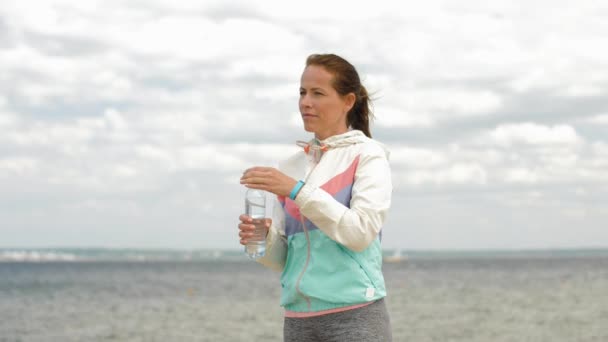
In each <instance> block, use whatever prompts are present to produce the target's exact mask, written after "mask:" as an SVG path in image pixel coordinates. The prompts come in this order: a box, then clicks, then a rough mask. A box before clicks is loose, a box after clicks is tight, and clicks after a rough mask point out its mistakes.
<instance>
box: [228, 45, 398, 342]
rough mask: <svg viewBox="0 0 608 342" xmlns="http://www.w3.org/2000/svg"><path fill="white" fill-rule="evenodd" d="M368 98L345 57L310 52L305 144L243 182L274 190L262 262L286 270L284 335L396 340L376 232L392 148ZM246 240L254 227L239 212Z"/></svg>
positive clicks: (387, 197) (304, 84)
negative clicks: (374, 125)
mask: <svg viewBox="0 0 608 342" xmlns="http://www.w3.org/2000/svg"><path fill="white" fill-rule="evenodd" d="M369 105H370V99H369V98H368V94H367V91H366V89H365V88H364V87H363V85H362V84H361V81H360V78H359V75H358V73H357V71H356V70H355V68H354V67H353V66H352V65H351V64H350V63H349V62H347V61H346V60H344V59H343V58H341V57H339V56H336V55H332V54H327V55H311V56H309V57H308V58H307V60H306V67H305V69H304V72H303V73H302V77H301V81H300V101H299V107H300V113H301V115H302V120H303V122H304V129H305V130H306V131H307V132H311V133H314V139H312V140H310V141H309V142H298V144H299V145H300V146H302V147H303V151H302V152H298V153H297V154H295V155H294V156H292V157H291V158H289V159H287V160H286V161H285V162H284V163H282V164H280V166H279V168H278V169H275V168H269V167H253V168H250V169H247V170H246V171H245V172H244V173H243V176H242V178H241V184H244V185H245V186H246V187H248V188H254V189H261V190H265V191H269V192H271V193H273V194H275V195H276V196H277V201H276V203H275V209H274V212H273V218H272V220H268V224H267V225H268V226H269V227H270V229H269V232H268V235H267V238H266V242H267V247H266V255H265V256H264V257H262V258H260V259H258V262H260V263H261V264H263V265H265V266H267V267H269V268H272V269H275V270H279V271H282V275H281V286H282V294H281V305H282V306H283V307H284V308H285V322H284V331H283V333H284V340H285V341H307V342H310V341H349V342H353V341H366V342H367V341H383V342H384V341H391V340H392V337H391V336H392V335H391V329H390V320H389V316H388V313H387V309H386V306H385V303H384V297H385V296H386V290H385V285H384V277H383V275H382V269H381V268H382V250H381V247H380V231H381V228H382V225H383V222H384V220H385V217H386V214H387V212H388V210H389V207H390V204H391V193H392V184H391V172H390V168H389V164H388V151H386V150H385V148H384V147H383V146H382V145H381V144H380V143H378V142H376V141H374V140H372V139H371V133H370V130H369V121H370V120H369V119H370V116H371V115H372V114H371V112H370V108H369V107H370V106H369ZM239 219H240V221H241V223H240V224H239V226H238V227H239V230H240V232H239V236H240V238H241V240H240V243H241V244H243V245H245V244H247V239H248V238H250V237H251V236H252V231H253V228H254V226H253V225H252V223H251V222H252V221H251V218H250V217H249V216H247V215H241V216H240V217H239Z"/></svg>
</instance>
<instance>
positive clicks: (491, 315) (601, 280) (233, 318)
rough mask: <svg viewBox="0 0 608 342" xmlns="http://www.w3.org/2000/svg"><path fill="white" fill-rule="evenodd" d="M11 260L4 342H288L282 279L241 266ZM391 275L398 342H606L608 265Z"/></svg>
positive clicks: (201, 261)
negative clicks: (284, 336)
mask: <svg viewBox="0 0 608 342" xmlns="http://www.w3.org/2000/svg"><path fill="white" fill-rule="evenodd" d="M11 253H13V254H11V255H12V256H13V258H12V259H11V258H9V257H7V255H8V254H7V253H5V255H4V261H3V262H0V341H282V325H283V316H282V315H283V312H282V309H281V307H280V306H279V295H280V293H279V289H280V285H279V274H278V273H275V272H273V271H270V270H267V269H265V268H263V267H262V266H260V265H258V264H255V263H253V262H251V261H249V260H247V259H246V258H244V257H242V258H241V257H233V258H222V257H217V255H216V258H211V259H209V258H194V259H192V258H178V260H175V259H176V258H164V259H163V258H152V260H149V259H146V258H142V257H141V256H138V257H136V258H135V259H134V260H120V259H112V260H103V259H89V260H86V261H76V262H75V261H74V258H71V257H70V258H50V260H49V259H43V260H42V261H41V260H40V258H38V259H37V261H35V262H32V261H31V260H30V261H24V260H17V259H18V258H16V257H14V256H15V255H16V254H15V253H16V252H11ZM9 256H10V255H9ZM21 257H23V254H21ZM22 259H23V258H22ZM142 260H143V261H142ZM384 273H385V278H386V284H387V288H388V292H389V295H388V297H387V306H388V310H389V313H390V315H391V320H392V327H393V337H394V341H568V342H571V341H608V255H605V254H604V255H602V254H598V255H585V256H577V255H570V254H568V255H558V256H555V255H533V256H530V255H528V256H525V255H515V256H513V255H511V256H504V255H494V256H474V257H471V256H466V255H465V256H460V257H454V256H450V257H446V256H439V257H428V256H421V257H413V258H409V259H408V260H407V261H406V262H401V263H386V264H385V265H384Z"/></svg>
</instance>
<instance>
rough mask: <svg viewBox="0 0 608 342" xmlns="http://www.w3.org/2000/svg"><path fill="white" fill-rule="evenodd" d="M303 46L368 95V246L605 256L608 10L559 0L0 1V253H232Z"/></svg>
mask: <svg viewBox="0 0 608 342" xmlns="http://www.w3.org/2000/svg"><path fill="white" fill-rule="evenodd" d="M312 53H335V54H338V55H340V56H342V57H344V58H346V59H347V60H349V61H350V62H351V63H352V64H353V65H355V67H356V68H357V70H358V71H359V73H360V75H361V78H362V81H363V83H364V85H365V86H366V88H367V89H368V91H369V92H370V93H372V94H373V98H374V113H375V120H374V121H373V124H372V128H371V129H372V134H373V136H374V138H375V139H377V140H378V141H380V142H382V143H384V144H385V145H386V146H387V147H388V148H389V150H390V152H391V156H390V162H391V168H392V181H393V185H394V191H393V200H392V207H391V210H390V212H389V215H388V218H387V220H386V222H385V226H384V227H383V241H382V244H383V246H384V247H385V248H403V249H410V250H414V249H427V250H428V249H430V250H444V249H527V248H581V247H593V248H597V247H608V172H607V171H608V3H606V2H604V1H576V2H574V1H560V0H558V1H555V0H539V1H523V0H516V1H482V0H475V1H458V2H455V1H436V0H430V1H424V2H419V1H400V2H397V1H382V0H380V1H374V2H372V3H370V2H360V3H357V2H353V1H349V2H330V1H316V0H314V1H306V2H297V3H291V2H285V1H277V0H273V1H263V2H262V1H259V2H253V1H231V2H227V1H190V0H183V1H170V0H146V1H135V0H133V1H116V0H115V1H111V0H104V1H87V0H84V1H82V0H81V1H74V0H72V1H67V0H56V1H30V0H21V1H3V2H2V3H1V4H0V247H5V248H16V247H24V248H25V247H32V248H35V247H115V248H179V249H182V248H184V249H198V248H221V249H236V248H240V245H239V244H238V235H237V224H238V216H239V214H240V213H241V212H243V195H244V191H245V189H244V188H243V187H242V186H241V185H240V184H239V178H240V175H241V174H242V172H243V171H244V170H245V169H246V168H248V167H251V166H254V165H264V166H276V165H277V163H278V162H279V161H280V160H282V159H284V158H287V157H288V156H290V155H292V154H293V153H295V152H297V151H298V147H297V146H296V145H295V141H296V140H306V139H309V138H311V136H310V133H307V132H305V131H304V129H303V126H302V122H301V119H300V116H299V111H298V96H299V94H298V93H299V80H300V75H301V73H302V71H303V69H304V62H305V59H306V57H307V56H308V55H309V54H312Z"/></svg>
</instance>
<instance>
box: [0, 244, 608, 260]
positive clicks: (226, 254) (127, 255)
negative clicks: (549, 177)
mask: <svg viewBox="0 0 608 342" xmlns="http://www.w3.org/2000/svg"><path fill="white" fill-rule="evenodd" d="M383 256H384V258H385V261H387V262H400V261H406V260H419V259H470V258H471V259H497V258H499V259H503V258H579V257H608V248H554V249H551V248H547V249H484V250H481V249H478V250H473V249H468V250H465V249H463V250H455V249H451V250H414V249H405V248H403V249H396V248H392V249H384V250H383ZM214 260H216V261H243V260H249V259H247V257H246V256H245V255H244V253H243V252H242V251H241V250H240V249H170V248H166V249H161V248H104V247H92V248H87V247H66V248H52V247H45V248H12V247H11V248H0V262H87V261H89V262H90V261H93V262H94V261H133V262H146V261H214Z"/></svg>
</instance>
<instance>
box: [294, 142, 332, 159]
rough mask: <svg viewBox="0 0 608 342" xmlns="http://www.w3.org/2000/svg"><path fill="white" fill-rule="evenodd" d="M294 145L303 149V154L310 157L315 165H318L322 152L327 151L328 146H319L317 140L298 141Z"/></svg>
mask: <svg viewBox="0 0 608 342" xmlns="http://www.w3.org/2000/svg"><path fill="white" fill-rule="evenodd" d="M296 144H297V145H298V146H300V147H302V148H303V149H304V153H306V154H307V155H310V156H311V157H312V158H313V160H314V161H315V163H318V162H319V160H321V157H322V156H323V153H324V152H327V150H329V146H327V145H325V144H320V143H319V141H318V140H317V139H312V140H311V141H309V142H306V141H302V140H298V141H296Z"/></svg>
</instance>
